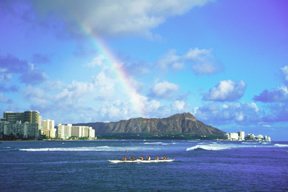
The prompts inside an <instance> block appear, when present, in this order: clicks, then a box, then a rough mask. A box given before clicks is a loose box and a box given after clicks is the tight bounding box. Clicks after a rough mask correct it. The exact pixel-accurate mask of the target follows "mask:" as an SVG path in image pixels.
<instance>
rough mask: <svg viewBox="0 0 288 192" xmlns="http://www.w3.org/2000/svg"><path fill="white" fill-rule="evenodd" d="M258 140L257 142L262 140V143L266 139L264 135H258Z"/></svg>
mask: <svg viewBox="0 0 288 192" xmlns="http://www.w3.org/2000/svg"><path fill="white" fill-rule="evenodd" d="M256 138H257V140H260V141H262V140H263V138H264V137H263V135H261V134H260V135H257V137H256Z"/></svg>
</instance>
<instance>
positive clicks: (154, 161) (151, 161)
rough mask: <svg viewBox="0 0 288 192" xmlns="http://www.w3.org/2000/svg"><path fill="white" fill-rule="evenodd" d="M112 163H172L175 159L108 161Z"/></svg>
mask: <svg viewBox="0 0 288 192" xmlns="http://www.w3.org/2000/svg"><path fill="white" fill-rule="evenodd" d="M108 161H109V162H111V163H160V162H172V161H174V159H165V160H163V159H159V160H156V159H151V160H140V159H135V160H134V161H133V160H126V161H125V160H108Z"/></svg>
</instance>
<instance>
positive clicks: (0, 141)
mask: <svg viewBox="0 0 288 192" xmlns="http://www.w3.org/2000/svg"><path fill="white" fill-rule="evenodd" d="M119 140H122V141H126V140H135V141H144V140H143V139H95V140H94V139H93V140H57V139H55V140H52V139H51V140H15V141H14V140H0V143H3V142H51V141H58V142H61V141H62V142H67V141H119ZM157 140H162V141H163V140H164V141H165V140H167V141H175V140H182V141H230V140H219V139H218V140H217V139H207V140H204V139H203V140H198V139H145V141H157ZM233 142H235V141H233ZM240 142H259V141H254V140H244V141H240ZM261 142H272V141H261ZM277 142H286V141H277Z"/></svg>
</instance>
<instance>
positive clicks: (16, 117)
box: [3, 111, 24, 124]
mask: <svg viewBox="0 0 288 192" xmlns="http://www.w3.org/2000/svg"><path fill="white" fill-rule="evenodd" d="M3 118H4V119H6V121H8V122H9V123H11V124H14V123H16V122H17V121H21V122H24V121H23V120H24V118H23V113H20V112H12V111H5V112H4V113H3Z"/></svg>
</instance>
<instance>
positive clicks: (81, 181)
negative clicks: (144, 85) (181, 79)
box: [0, 140, 288, 191]
mask: <svg viewBox="0 0 288 192" xmlns="http://www.w3.org/2000/svg"><path fill="white" fill-rule="evenodd" d="M126 150H128V152H126ZM141 155H142V156H144V157H145V156H148V155H150V156H151V157H152V159H154V158H155V156H156V155H158V156H163V155H165V156H166V157H169V158H173V159H175V161H174V162H169V163H168V162H165V163H117V164H115V163H110V162H109V161H108V160H109V159H122V158H123V157H124V156H126V157H130V156H133V157H135V158H139V157H140V156H141ZM44 190H45V191H288V142H261V143H259V142H228V141H176V140H175V141H171V140H169V141H159V140H153V141H150V140H147V141H142V140H113V141H107V140H105V141H100V140H98V141H65V142H61V141H39V142H3V143H2V144H0V191H44Z"/></svg>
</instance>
